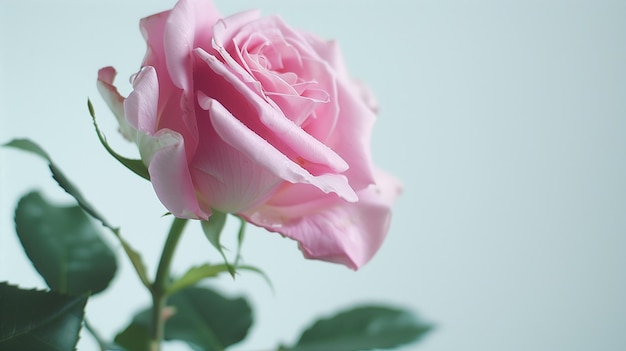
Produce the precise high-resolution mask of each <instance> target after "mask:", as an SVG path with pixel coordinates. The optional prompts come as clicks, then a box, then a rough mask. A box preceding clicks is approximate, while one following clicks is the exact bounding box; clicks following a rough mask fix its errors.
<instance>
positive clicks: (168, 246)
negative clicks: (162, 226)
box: [151, 218, 187, 351]
mask: <svg viewBox="0 0 626 351" xmlns="http://www.w3.org/2000/svg"><path fill="white" fill-rule="evenodd" d="M186 224H187V220H186V219H182V218H174V222H172V226H171V227H170V232H169V233H168V234H167V240H166V241H165V246H164V247H163V252H162V253H161V260H160V261H159V267H158V268H157V273H156V277H155V279H154V283H153V284H152V289H151V293H152V332H151V337H152V339H151V351H160V350H161V342H162V341H163V334H164V329H165V319H164V318H163V309H164V308H165V303H166V299H167V296H166V294H165V292H166V290H167V285H168V284H169V280H170V266H171V264H172V258H173V257H174V251H176V246H177V245H178V241H179V240H180V237H181V236H182V234H183V229H185V225H186Z"/></svg>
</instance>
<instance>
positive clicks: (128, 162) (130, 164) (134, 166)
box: [87, 99, 150, 180]
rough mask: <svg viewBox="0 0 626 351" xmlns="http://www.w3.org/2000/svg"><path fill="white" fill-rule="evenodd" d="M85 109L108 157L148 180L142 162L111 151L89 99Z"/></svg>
mask: <svg viewBox="0 0 626 351" xmlns="http://www.w3.org/2000/svg"><path fill="white" fill-rule="evenodd" d="M87 107H88V108H89V114H90V115H91V120H92V121H93V126H94V127H95V128H96V134H97V135H98V139H99V140H100V143H101V144H102V146H104V148H105V149H106V150H107V152H108V153H109V155H111V156H113V158H115V159H116V160H117V161H119V163H121V164H122V165H124V167H126V168H128V169H129V170H131V171H132V172H133V173H135V174H136V175H138V176H140V177H142V178H143V179H146V180H150V173H148V168H147V167H146V165H145V164H144V163H143V161H142V160H135V159H130V158H126V157H124V156H121V155H120V154H118V153H117V152H115V150H113V148H111V146H109V143H108V142H107V139H106V137H105V136H104V134H103V133H102V131H100V127H98V123H96V112H95V110H94V108H93V105H92V104H91V100H89V99H87Z"/></svg>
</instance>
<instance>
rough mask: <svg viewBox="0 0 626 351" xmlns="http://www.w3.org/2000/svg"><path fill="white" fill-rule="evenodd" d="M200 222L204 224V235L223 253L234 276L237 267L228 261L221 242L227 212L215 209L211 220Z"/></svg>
mask: <svg viewBox="0 0 626 351" xmlns="http://www.w3.org/2000/svg"><path fill="white" fill-rule="evenodd" d="M200 224H201V225H202V231H203V232H204V235H205V236H206V237H207V239H209V242H210V243H211V245H213V246H214V247H215V248H216V249H217V251H219V253H220V255H222V258H223V259H224V264H225V266H226V268H227V269H228V272H229V273H230V275H231V276H232V277H233V278H234V277H235V268H234V267H233V266H232V265H231V264H230V263H228V259H227V258H226V255H225V254H224V247H223V246H222V244H221V242H220V237H221V235H222V230H223V229H224V225H225V224H226V213H223V212H219V211H215V210H213V213H212V214H211V217H210V218H209V220H208V221H200Z"/></svg>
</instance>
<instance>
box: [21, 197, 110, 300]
mask: <svg viewBox="0 0 626 351" xmlns="http://www.w3.org/2000/svg"><path fill="white" fill-rule="evenodd" d="M15 230H16V231H17V235H18V237H19V239H20V242H21V243H22V246H23V247H24V251H25V252H26V255H27V256H28V258H29V259H30V261H31V262H32V263H33V266H35V269H36V270H37V272H39V274H40V275H41V276H42V277H43V278H44V280H45V281H46V283H47V284H48V286H49V287H50V289H52V290H53V291H57V292H60V293H69V294H73V295H81V294H84V293H87V292H90V293H91V294H96V293H99V292H101V291H103V290H104V289H105V288H106V287H107V286H108V285H109V283H110V282H111V280H112V279H113V277H114V276H115V272H116V270H117V262H116V260H115V254H114V253H113V251H112V250H111V248H109V246H108V245H107V244H106V243H105V242H104V241H103V240H102V237H101V234H100V232H99V231H98V229H97V228H96V227H95V225H94V223H93V222H92V221H91V219H90V218H89V217H88V216H87V214H85V212H84V211H83V210H82V209H81V207H80V206H69V207H61V206H56V205H53V204H51V203H49V202H47V201H46V200H45V199H44V198H43V197H42V196H41V194H39V193H38V192H31V193H29V194H27V195H25V196H24V197H22V198H21V199H20V201H19V203H18V205H17V208H16V209H15Z"/></svg>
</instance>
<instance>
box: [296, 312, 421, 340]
mask: <svg viewBox="0 0 626 351" xmlns="http://www.w3.org/2000/svg"><path fill="white" fill-rule="evenodd" d="M432 328H433V327H432V325H430V324H427V323H424V322H422V321H420V320H418V319H417V317H416V316H415V315H414V314H412V313H411V312H408V311H405V310H401V309H397V308H391V307H383V306H362V307H357V308H354V309H351V310H348V311H344V312H341V313H339V314H337V315H335V316H333V317H330V318H328V319H321V320H319V321H317V322H316V323H315V324H313V325H312V326H311V327H310V328H308V329H307V330H305V331H304V333H302V336H301V337H300V340H299V341H298V342H297V343H296V345H295V346H293V347H290V348H284V349H285V350H288V351H319V350H333V351H359V350H372V349H392V348H396V347H398V346H401V345H404V344H407V343H410V342H415V341H417V340H419V339H421V338H422V337H423V336H424V335H425V334H426V333H428V332H429V331H430V330H431V329H432Z"/></svg>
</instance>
